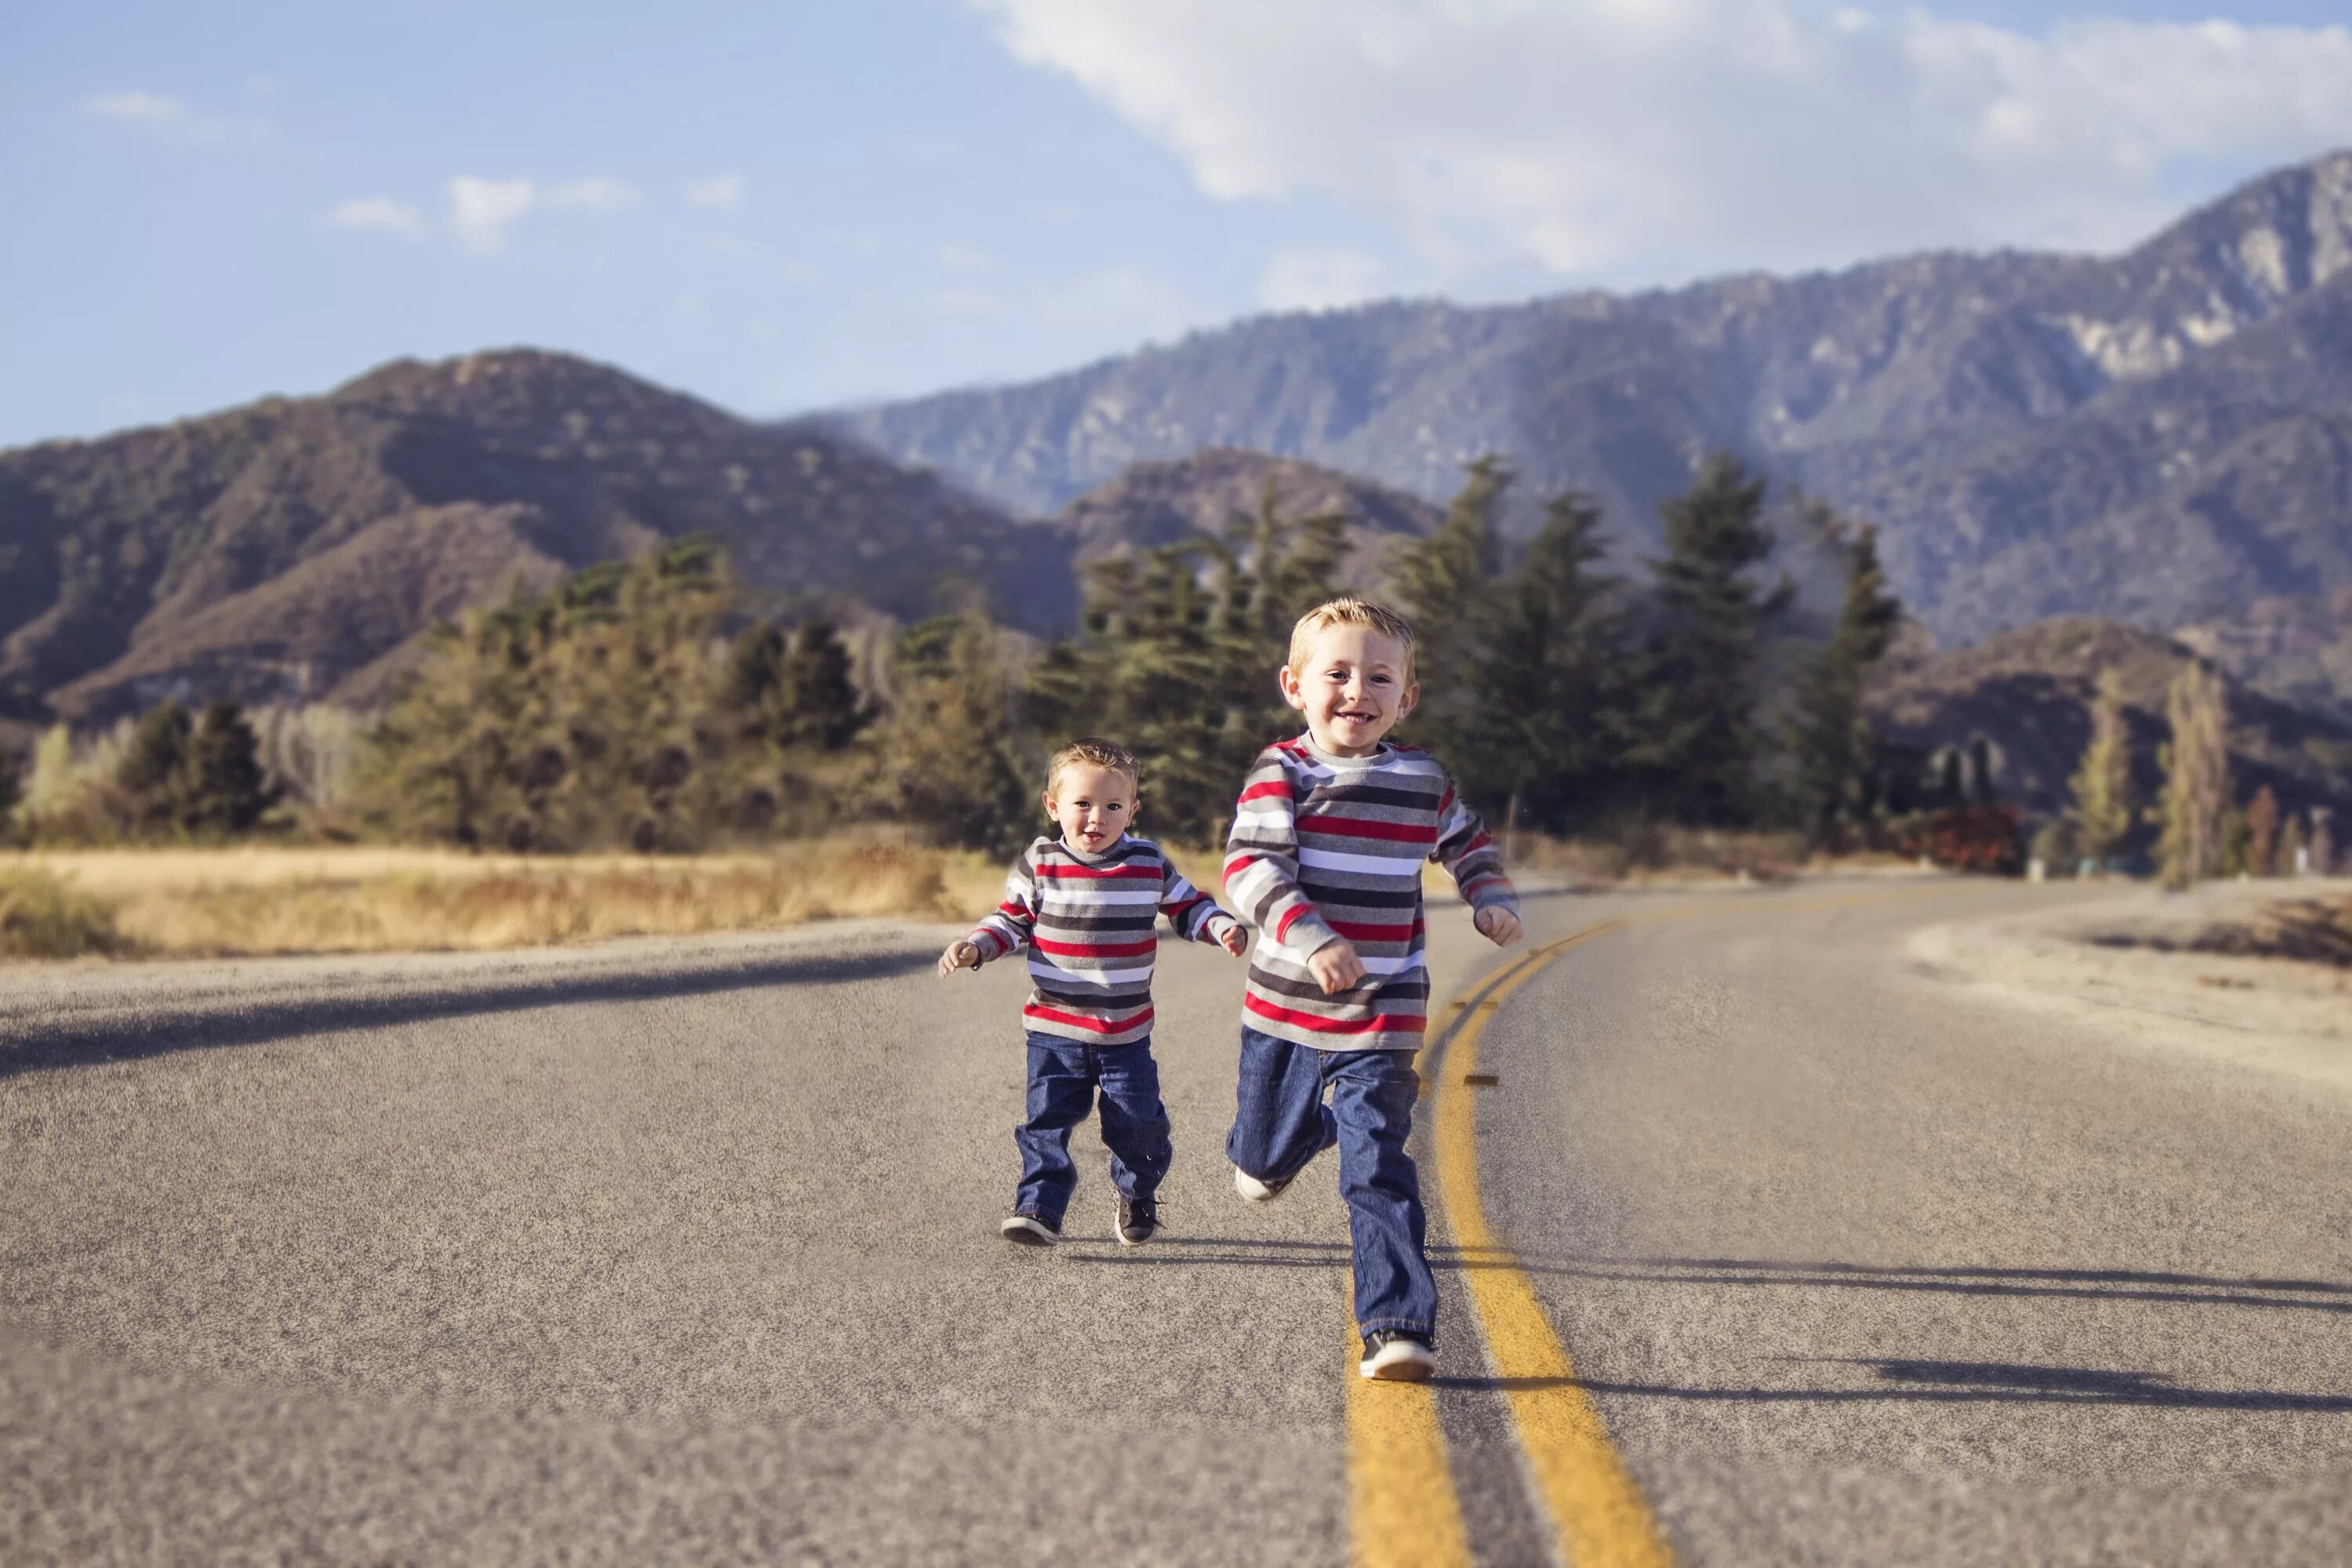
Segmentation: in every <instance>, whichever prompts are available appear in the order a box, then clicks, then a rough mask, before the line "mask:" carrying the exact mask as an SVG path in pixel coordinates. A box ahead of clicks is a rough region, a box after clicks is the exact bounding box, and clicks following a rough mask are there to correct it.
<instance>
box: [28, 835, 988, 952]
mask: <svg viewBox="0 0 2352 1568" xmlns="http://www.w3.org/2000/svg"><path fill="white" fill-rule="evenodd" d="M1001 877H1002V872H1001V871H1000V870H999V869H998V868H996V867H995V866H993V865H992V864H989V863H988V862H986V861H985V860H983V859H982V858H981V857H978V856H973V855H964V854H955V853H949V852H944V851H940V850H937V849H929V848H924V847H918V846H909V845H904V844H894V843H888V842H883V841H846V842H845V841H821V842H814V843H806V844H790V845H785V846H782V847H778V848H777V849H775V850H773V851H772V852H768V853H763V854H757V855H750V854H746V855H714V856H705V857H698V858H644V857H635V856H582V857H573V858H521V857H515V856H474V855H465V854H460V853H457V852H455V851H448V850H434V849H393V848H274V847H238V848H227V849H178V848H172V849H110V850H78V851H36V852H32V853H25V854H14V855H5V856H0V959H8V958H71V957H83V956H116V957H180V956H185V957H227V956H235V955H250V954H265V953H297V952H422V951H434V950H451V949H472V948H503V947H534V946H541V945H545V944H549V943H554V942H586V941H593V940H595V939H597V938H601V937H614V936H658V935H688V934H692V933H696V932H702V931H751V930H761V929H765V928H771V927H777V926H788V925H797V924H800V923H802V922H803V921H818V920H831V919H838V918H842V917H845V916H859V915H888V916H899V917H905V918H909V919H918V920H942V921H944V920H957V919H963V918H966V917H969V916H974V915H977V914H979V913H981V912H982V911H984V910H986V909H987V908H988V907H989V905H991V904H992V903H993V902H994V901H995V900H996V897H997V889H998V887H999V886H1000V885H1001Z"/></svg>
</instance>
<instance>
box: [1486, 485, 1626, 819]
mask: <svg viewBox="0 0 2352 1568" xmlns="http://www.w3.org/2000/svg"><path fill="white" fill-rule="evenodd" d="M1604 553H1605V550H1604V547H1603V546H1602V544H1601V510H1600V508H1598V507H1597V506H1595V505H1593V503H1592V502H1591V500H1590V499H1588V498H1586V497H1584V496H1581V495H1577V494H1573V493H1570V494H1565V495H1559V496H1555V497H1553V498H1552V500H1550V501H1549V503H1547V504H1546V506H1545V509H1544V522H1543V527H1542V528H1541V529H1540V530H1539V531H1538V532H1537V534H1536V536H1535V538H1534V539H1533V540H1532V541H1530V542H1529V543H1528V551H1527V554H1526V557H1525V559H1524V560H1522V561H1521V562H1520V563H1519V565H1518V567H1517V570H1516V571H1515V572H1513V573H1512V574H1511V575H1510V576H1509V578H1507V580H1506V581H1505V582H1504V583H1503V584H1500V585H1499V592H1498V593H1497V595H1496V598H1497V605H1496V612H1495V624H1494V629H1493V632H1492V635H1491V637H1489V639H1488V650H1487V658H1486V660H1485V662H1484V663H1483V664H1482V665H1481V667H1480V668H1479V670H1478V679H1477V682H1476V685H1475V688H1474V690H1475V695H1476V698H1477V708H1476V715H1477V717H1476V721H1475V729H1476V738H1475V741H1474V742H1472V744H1471V746H1470V747H1469V751H1470V752H1471V753H1472V755H1471V761H1473V762H1482V761H1483V762H1484V763H1485V769H1484V773H1483V776H1482V777H1480V778H1479V779H1477V780H1476V781H1475V782H1474V781H1471V780H1465V781H1464V787H1465V791H1466V792H1467V793H1469V794H1470V795H1471V796H1472V799H1473V800H1474V801H1475V802H1477V803H1478V804H1480V805H1493V806H1494V807H1495V808H1496V822H1497V824H1498V826H1501V827H1503V828H1504V830H1505V831H1506V832H1507V833H1508V832H1511V831H1514V830H1516V829H1517V827H1519V826H1541V827H1545V828H1549V829H1553V830H1559V829H1563V828H1565V827H1567V826H1569V825H1570V822H1571V820H1572V819H1575V818H1577V817H1581V818H1582V819H1583V820H1587V821H1589V820H1590V819H1591V816H1592V814H1593V813H1594V811H1595V810H1596V808H1597V806H1598V805H1599V804H1600V803H1601V801H1602V800H1604V799H1605V798H1606V797H1607V796H1608V795H1610V793H1611V792H1612V790H1613V788H1614V787H1615V785H1616V783H1617V780H1616V776H1615V775H1616V773H1617V762H1618V757H1619V754H1620V752H1621V751H1622V745H1623V739H1624V718H1623V713H1622V703H1623V701H1624V696H1625V680H1626V668H1625V663H1626V658H1627V634H1628V630H1629V622H1628V617H1627V615H1626V611H1625V607H1624V603H1623V585H1622V584H1620V583H1619V582H1618V581H1617V580H1616V579H1614V578H1613V577H1611V576H1608V575H1607V574H1603V573H1601V572H1599V571H1597V570H1596V569H1595V565H1596V563H1598V562H1599V561H1600V560H1601V556H1602V555H1603V554H1604ZM1481 797H1485V798H1481Z"/></svg>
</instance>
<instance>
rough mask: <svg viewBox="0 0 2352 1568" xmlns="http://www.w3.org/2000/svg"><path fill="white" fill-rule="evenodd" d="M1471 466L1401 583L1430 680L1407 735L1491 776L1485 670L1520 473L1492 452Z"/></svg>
mask: <svg viewBox="0 0 2352 1568" xmlns="http://www.w3.org/2000/svg"><path fill="white" fill-rule="evenodd" d="M1465 473H1466V474H1467V478H1466V479H1465V480H1464V482H1463V486H1462V489H1460V490H1458V491H1456V492H1455V494H1454V500H1453V501H1452V503H1451V504H1450V505H1448V506H1447V508H1446V509H1445V521H1444V522H1442V523H1440V524H1439V525H1438V526H1437V529H1436V531H1434V532H1433V533H1431V534H1430V536H1429V537H1428V538H1426V539H1423V540H1421V541H1419V542H1416V543H1414V544H1413V545H1412V547H1410V548H1409V549H1407V550H1406V551H1405V552H1403V553H1402V556H1401V557H1400V558H1399V559H1398V561H1397V563H1396V570H1395V573H1394V578H1393V581H1394V592H1395V595H1396V599H1397V607H1398V608H1399V609H1400V610H1402V612H1403V613H1404V615H1405V616H1406V618H1407V619H1409V620H1411V621H1412V629H1413V672H1414V679H1415V680H1417V681H1418V682H1419V683H1420V686H1421V702H1420V706H1419V707H1418V708H1416V709H1415V710H1414V711H1413V713H1412V716H1411V717H1410V718H1408V719H1407V720H1405V721H1404V724H1403V726H1402V728H1403V730H1404V731H1405V734H1406V735H1407V737H1408V738H1410V739H1411V740H1412V741H1413V742H1415V743H1416V744H1420V745H1425V746H1427V747H1429V748H1430V750H1432V751H1433V752H1436V753H1437V756H1438V758H1439V760H1440V761H1442V762H1444V763H1446V764H1447V765H1448V766H1449V767H1450V768H1452V769H1453V771H1454V775H1455V776H1456V777H1457V778H1465V779H1471V780H1483V779H1487V778H1492V777H1494V776H1495V773H1494V765H1495V763H1496V761H1497V759H1496V758H1495V757H1494V756H1493V755H1492V754H1491V751H1490V749H1486V748H1482V746H1481V742H1482V741H1483V740H1486V738H1487V737H1486V734H1485V733H1484V732H1483V727H1482V725H1481V723H1480V709H1481V701H1480V697H1481V681H1480V671H1481V669H1482V668H1484V667H1485V665H1486V660H1487V658H1488V653H1489V647H1488V645H1489V642H1490V640H1491V638H1492V637H1493V634H1494V629H1495V622H1496V615H1497V610H1498V605H1497V603H1496V577H1497V575H1498V570H1497V568H1498V566H1499V564H1500V557H1501V552H1502V539H1501V533H1500V528H1499V525H1500V521H1501V514H1502V509H1503V500H1504V498H1505V496H1507V494H1508V493H1509V491H1510V488H1511V484H1512V481H1513V479H1515V478H1516V477H1517V476H1515V475H1514V474H1513V473H1512V472H1511V470H1510V469H1509V468H1506V467H1505V466H1504V464H1503V460H1502V459H1501V458H1498V457H1496V456H1494V455H1493V454H1491V453H1490V454H1488V455H1487V456H1485V457H1482V458H1475V459H1473V460H1472V461H1471V462H1470V463H1469V464H1467V465H1466V466H1465ZM1486 804H1489V805H1491V804H1493V803H1492V802H1488V803H1486Z"/></svg>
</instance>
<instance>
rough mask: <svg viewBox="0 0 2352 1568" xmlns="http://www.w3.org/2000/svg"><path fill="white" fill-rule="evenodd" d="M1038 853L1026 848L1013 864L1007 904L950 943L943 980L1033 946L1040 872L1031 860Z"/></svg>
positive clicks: (943, 964) (943, 960) (944, 955)
mask: <svg viewBox="0 0 2352 1568" xmlns="http://www.w3.org/2000/svg"><path fill="white" fill-rule="evenodd" d="M1033 854H1034V848H1032V849H1024V850H1023V851H1022V852H1021V858H1020V859H1018V860H1015V861H1014V862H1013V870H1012V872H1011V874H1010V875H1008V876H1007V877H1006V878H1005V879H1004V901H1003V903H1001V904H999V905H997V906H996V908H995V909H993V910H990V911H989V912H988V913H987V914H986V915H985V916H983V917H982V920H981V922H980V924H978V925H977V926H974V927H973V928H972V931H971V935H970V936H968V937H965V938H964V939H963V940H962V941H961V942H950V943H949V944H948V950H947V951H946V952H943V953H941V954H940V976H941V977H942V978H945V977H946V976H948V975H950V974H953V973H955V972H956V971H957V970H959V969H978V968H979V967H980V966H981V965H982V964H983V963H987V962H988V961H989V960H990V959H992V958H1002V957H1003V956H1004V955H1005V954H1006V953H1008V952H1020V951H1021V950H1022V949H1023V948H1024V947H1026V946H1028V945H1029V934H1030V932H1031V931H1034V929H1035V928H1036V924H1037V870H1036V867H1035V866H1034V864H1032V863H1031V859H1030V857H1031V856H1032V855H1033Z"/></svg>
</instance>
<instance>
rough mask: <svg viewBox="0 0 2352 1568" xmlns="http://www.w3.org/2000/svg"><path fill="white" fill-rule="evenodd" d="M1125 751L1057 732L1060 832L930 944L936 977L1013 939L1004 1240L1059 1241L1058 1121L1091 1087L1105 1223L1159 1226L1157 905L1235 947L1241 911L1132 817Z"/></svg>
mask: <svg viewBox="0 0 2352 1568" xmlns="http://www.w3.org/2000/svg"><path fill="white" fill-rule="evenodd" d="M1137 775H1138V769H1137V766H1136V762H1135V758H1134V757H1133V756H1132V755H1131V754H1129V752H1127V751H1125V750H1124V749H1122V748H1120V747H1118V746H1114V745H1112V744H1111V743H1110V742H1108V741H1096V740H1085V741H1073V742H1070V744H1068V745H1066V746H1065V747H1063V748H1062V749H1061V750H1060V751H1058V752H1055V753H1054V761H1053V763H1052V765H1051V767H1050V769H1049V771H1048V772H1047V773H1046V775H1045V815H1046V816H1050V817H1052V818H1053V819H1054V820H1055V823H1056V824H1058V825H1059V826H1060V827H1061V830H1062V837H1060V839H1058V840H1055V839H1052V838H1040V839H1038V840H1037V841H1036V842H1035V843H1034V844H1032V845H1031V846H1029V847H1028V848H1026V849H1024V850H1023V851H1022V852H1021V858H1020V859H1018V860H1016V861H1014V862H1013V873H1012V875H1011V876H1010V877H1008V878H1007V879H1005V884H1004V901H1003V903H1001V904H999V905H997V907H996V911H995V913H993V914H992V915H990V916H989V917H988V918H987V919H985V920H983V921H981V922H980V925H979V927H978V928H977V929H976V930H974V931H972V933H971V935H970V936H968V937H965V938H964V939H963V940H962V941H961V942H950V943H949V944H948V950H947V951H946V952H943V953H941V954H940V976H941V977H942V978H944V977H946V976H947V975H950V974H953V973H955V972H956V971H957V970H959V969H977V968H979V967H980V966H981V965H982V964H983V963H987V962H988V961H989V960H990V959H992V958H1002V957H1003V956H1004V955H1005V954H1006V953H1009V952H1018V951H1019V950H1020V949H1022V948H1023V947H1024V946H1025V947H1027V948H1028V949H1029V976H1030V979H1031V981H1032V983H1033V984H1034V989H1033V990H1032V991H1031V992H1030V994H1029V1001H1028V1004H1027V1005H1025V1006H1024V1007H1023V1008H1022V1009H1021V1014H1022V1017H1023V1018H1024V1021H1025V1022H1026V1024H1027V1027H1028V1036H1029V1100H1028V1113H1027V1116H1026V1117H1025V1119H1024V1121H1022V1122H1021V1124H1020V1125H1019V1126H1017V1127H1016V1128H1014V1129H1013V1142H1015V1143H1016V1144H1018V1145H1019V1146H1020V1149H1021V1184H1020V1186H1019V1188H1018V1189H1017V1190H1016V1191H1015V1192H1014V1194H1013V1212H1012V1214H1010V1215H1007V1216H1006V1217H1005V1220H1004V1223H1003V1225H1002V1226H999V1227H998V1228H999V1230H1001V1231H1002V1232H1003V1236H1004V1238H1005V1239H1006V1240H1007V1241H1012V1242H1017V1243H1019V1244H1021V1245H1023V1246H1026V1247H1050V1246H1052V1245H1053V1244H1054V1243H1055V1242H1056V1241H1058V1240H1060V1239H1061V1236H1062V1215H1063V1214H1064V1212H1065V1211H1066V1209H1067V1208H1068V1207H1069V1203H1070V1189H1071V1188H1072V1187H1074V1186H1076V1184H1077V1171H1076V1167H1075V1166H1073V1165H1072V1164H1071V1163H1070V1131H1071V1129H1072V1128H1074V1127H1076V1125H1077V1124H1078V1123H1079V1122H1080V1121H1085V1120H1086V1115H1087V1110H1088V1109H1089V1107H1090V1103H1091V1102H1092V1101H1093V1100H1095V1099H1096V1096H1097V1092H1098V1093H1099V1094H1100V1097H1101V1103H1102V1140H1103V1142H1104V1144H1105V1145H1106V1146H1108V1148H1109V1150H1110V1179H1111V1185H1113V1186H1114V1187H1116V1188H1118V1225H1117V1226H1115V1227H1114V1228H1113V1230H1112V1233H1111V1234H1112V1235H1113V1236H1115V1237H1117V1238H1118V1243H1119V1245H1120V1246H1122V1247H1136V1246H1139V1245H1141V1244H1142V1243H1144V1242H1146V1241H1149V1240H1150V1239H1151V1237H1152V1236H1153V1235H1154V1234H1156V1233H1157V1232H1158V1230H1159V1229H1160V1209H1159V1205H1158V1204H1157V1202H1156V1201H1155V1199H1154V1194H1156V1193H1157V1192H1158V1191H1159V1188H1160V1178H1161V1177H1162V1176H1164V1175H1166V1174H1167V1173H1168V1162H1169V1159H1170V1156H1171V1149H1170V1147H1169V1142H1168V1112H1167V1110H1166V1109H1165V1108H1164V1107H1163V1106H1161V1104H1160V1068H1159V1064H1158V1063H1156V1062H1154V1061H1153V1060H1152V1059H1151V968H1152V962H1153V958H1154V955H1155V954H1156V952H1157V951H1158V948H1159V945H1160V941H1159V938H1158V937H1157V936H1156V935H1154V934H1153V931H1152V929H1151V928H1152V926H1153V925H1154V924H1155V923H1156V921H1157V920H1158V917H1159V916H1160V915H1161V914H1165V915H1166V916H1167V917H1168V923H1169V924H1170V925H1171V926H1173V927H1175V928H1176V934H1177V935H1179V936H1181V937H1186V938H1189V939H1191V940H1192V941H1196V942H1213V943H1215V944H1216V945H1217V946H1220V947H1222V948H1223V949H1224V950H1225V951H1226V952H1230V953H1232V954H1234V956H1235V957H1239V956H1240V955H1241V952H1242V948H1243V944H1244V939H1243V937H1242V928H1241V922H1240V921H1236V920H1234V917H1233V916H1231V915H1229V914H1227V913H1225V911H1224V910H1221V909H1219V908H1218V907H1217V906H1216V904H1215V902H1214V901H1213V900H1211V899H1210V898H1209V896H1208V895H1207V894H1205V893H1202V892H1200V891H1198V890H1196V889H1194V888H1193V886H1192V884H1191V883H1190V882H1188V881H1186V880H1185V879H1184V878H1183V876H1182V875H1181V873H1180V872H1178V870H1177V869H1176V868H1175V867H1174V866H1172V865H1171V864H1170V863H1169V860H1168V857H1167V856H1165V855H1163V854H1161V853H1160V847H1159V846H1158V845H1156V844H1154V843H1152V842H1151V841H1150V839H1148V838H1137V837H1132V836H1131V835H1129V833H1128V831H1127V829H1128V826H1129V824H1131V823H1132V822H1133V821H1134V820H1135V806H1136V784H1137Z"/></svg>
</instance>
